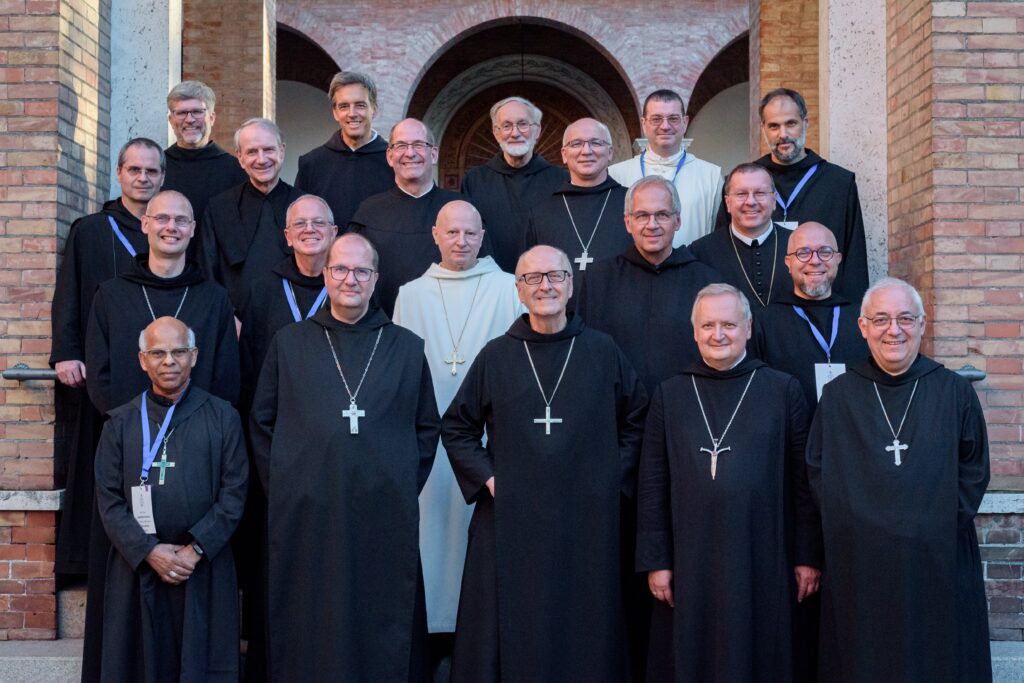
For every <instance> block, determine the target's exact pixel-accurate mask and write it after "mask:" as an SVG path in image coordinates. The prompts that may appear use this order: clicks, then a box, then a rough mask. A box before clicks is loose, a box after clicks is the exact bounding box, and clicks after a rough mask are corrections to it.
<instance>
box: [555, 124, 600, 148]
mask: <svg viewBox="0 0 1024 683" xmlns="http://www.w3.org/2000/svg"><path fill="white" fill-rule="evenodd" d="M587 118H589V117H587ZM578 121H582V119H578V120H577V121H573V122H572V123H570V124H569V125H568V126H566V127H565V132H564V133H562V147H565V145H566V143H567V142H569V131H570V130H571V129H572V127H573V126H574V125H576V123H577V122H578ZM593 121H594V123H596V124H597V125H598V126H600V127H601V130H603V131H604V139H605V140H606V141H607V142H608V144H609V145H610V144H612V132H611V131H610V130H608V126H606V125H604V124H603V123H601V122H600V121H598V120H597V119H593Z"/></svg>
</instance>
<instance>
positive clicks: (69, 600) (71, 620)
mask: <svg viewBox="0 0 1024 683" xmlns="http://www.w3.org/2000/svg"><path fill="white" fill-rule="evenodd" d="M57 637H58V638H64V639H67V638H83V637H85V586H84V585H81V586H70V587H68V588H65V589H63V590H60V591H57Z"/></svg>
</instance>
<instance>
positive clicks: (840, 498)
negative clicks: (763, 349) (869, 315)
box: [807, 356, 992, 683]
mask: <svg viewBox="0 0 1024 683" xmlns="http://www.w3.org/2000/svg"><path fill="white" fill-rule="evenodd" d="M873 383H874V384H873ZM915 383H917V391H916V392H915V394H914V398H913V402H912V403H911V404H910V408H909V411H908V410H907V405H908V401H910V394H911V392H912V391H913V389H914V385H915ZM876 387H877V389H878V395H880V396H881V400H882V402H884V404H885V410H886V411H887V412H888V415H889V420H890V421H891V422H892V424H893V427H894V428H896V429H899V423H900V421H901V420H902V419H903V416H904V413H906V415H907V418H906V422H905V423H904V425H903V428H902V430H901V431H899V441H900V445H901V446H902V445H906V446H907V448H906V449H905V450H901V451H900V453H901V456H900V462H901V464H900V465H896V462H895V455H894V452H893V451H892V450H888V451H887V450H886V449H887V448H890V449H891V448H892V447H893V446H894V444H893V443H892V441H893V439H892V436H893V435H892V432H891V431H890V429H889V426H888V424H887V423H886V420H885V416H884V414H883V412H882V408H881V406H880V405H879V398H878V395H876V394H875V389H876ZM807 465H808V471H809V474H810V480H811V486H812V487H813V490H814V493H815V496H816V498H817V500H818V504H819V506H820V507H821V518H822V528H823V531H824V538H825V565H826V571H825V574H824V576H823V577H822V579H823V583H822V615H821V622H822V626H821V668H820V679H821V680H822V681H836V682H837V683H850V682H857V683H859V682H862V681H863V682H865V683H867V682H869V681H870V682H873V681H907V682H908V683H916V682H924V681H929V682H930V681H957V682H958V683H968V682H970V683H981V682H983V681H990V680H991V679H992V670H991V657H990V654H989V642H988V611H987V606H986V600H985V589H984V585H983V582H982V572H981V559H980V555H979V552H978V537H977V533H976V532H975V529H974V516H975V514H976V513H977V511H978V506H979V505H980V504H981V499H982V497H983V496H984V494H985V487H986V486H987V485H988V481H989V459H988V435H987V433H986V429H985V418H984V415H983V414H982V411H981V405H980V404H979V402H978V397H977V395H976V394H975V392H974V389H973V388H972V387H971V385H970V383H969V382H968V381H967V380H965V379H963V378H962V377H960V376H959V375H957V374H956V373H954V372H952V371H950V370H947V369H945V368H944V367H942V366H941V365H939V364H938V363H936V362H935V361H933V360H931V359H930V358H927V357H925V356H918V358H917V359H916V360H915V361H914V364H913V365H911V367H910V369H909V370H907V371H906V372H905V373H903V374H902V375H899V376H896V377H893V376H891V375H889V374H887V373H885V372H883V371H882V370H880V369H879V368H878V366H877V365H875V363H874V361H873V360H871V359H868V360H866V361H864V362H863V363H860V364H858V365H855V366H854V367H852V368H850V369H849V370H848V371H847V372H846V374H844V375H842V376H841V377H838V378H836V379H835V380H833V381H832V382H830V383H829V384H827V385H826V386H825V390H824V392H823V394H822V397H821V403H820V404H819V406H818V411H817V413H816V414H815V416H814V422H813V423H812V425H811V432H810V436H809V438H808V442H807Z"/></svg>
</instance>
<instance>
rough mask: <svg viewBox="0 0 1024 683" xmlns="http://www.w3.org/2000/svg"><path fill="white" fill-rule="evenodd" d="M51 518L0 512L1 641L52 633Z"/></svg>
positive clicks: (42, 514)
mask: <svg viewBox="0 0 1024 683" xmlns="http://www.w3.org/2000/svg"><path fill="white" fill-rule="evenodd" d="M55 522H56V513H53V512H0V640H36V639H39V640H44V639H50V638H54V637H55V636H56V632H57V604H56V602H57V598H56V596H55V589H54V580H53V554H54V546H53V541H54V536H53V534H54V525H55Z"/></svg>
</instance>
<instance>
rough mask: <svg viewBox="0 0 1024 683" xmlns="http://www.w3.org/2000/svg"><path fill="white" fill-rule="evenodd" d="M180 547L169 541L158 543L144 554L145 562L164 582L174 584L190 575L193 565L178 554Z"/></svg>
mask: <svg viewBox="0 0 1024 683" xmlns="http://www.w3.org/2000/svg"><path fill="white" fill-rule="evenodd" d="M181 548H182V546H180V545H174V544H171V543H158V544H157V545H156V547H154V548H153V549H152V550H150V551H149V555H147V556H146V562H148V563H149V566H150V567H152V568H153V571H155V572H156V573H157V575H158V576H159V577H160V578H161V579H163V581H164V582H165V583H169V584H171V585H175V586H176V585H178V584H179V583H181V582H183V581H185V580H187V579H188V577H190V576H192V569H193V567H195V565H194V564H189V563H186V562H185V560H184V558H182V557H179V556H178V554H177V553H178V551H179V550H181ZM172 572H173V574H172Z"/></svg>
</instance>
